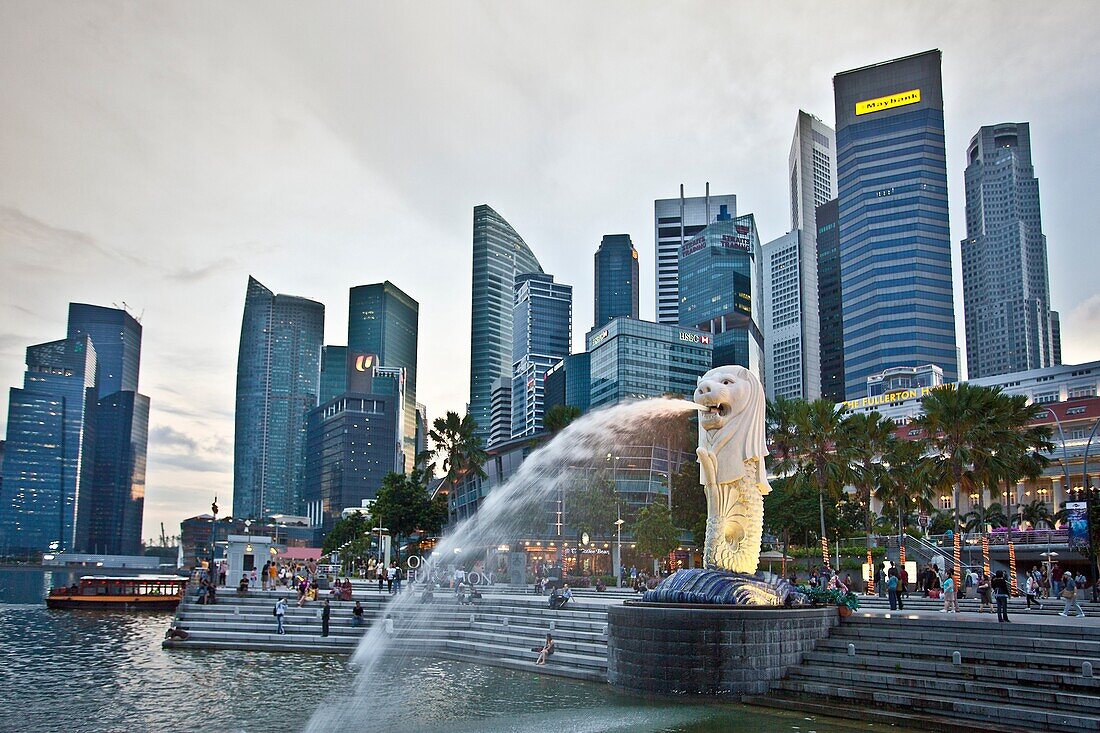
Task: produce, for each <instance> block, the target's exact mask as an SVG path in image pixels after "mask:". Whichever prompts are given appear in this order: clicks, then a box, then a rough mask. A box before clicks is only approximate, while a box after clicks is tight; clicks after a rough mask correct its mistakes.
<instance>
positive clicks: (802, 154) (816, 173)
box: [787, 110, 836, 235]
mask: <svg viewBox="0 0 1100 733" xmlns="http://www.w3.org/2000/svg"><path fill="white" fill-rule="evenodd" d="M787 172H788V175H789V177H790V179H791V229H792V230H794V229H801V230H803V231H804V232H808V233H810V234H811V235H812V234H813V233H815V232H816V231H817V215H816V211H817V207H818V206H821V205H823V204H825V203H826V202H828V201H830V200H832V199H835V198H836V132H834V131H833V128H831V127H829V126H828V125H826V124H825V123H824V122H822V121H821V120H819V119H818V118H816V117H814V116H813V115H811V114H809V113H808V112H803V111H802V110H799V111H798V121H797V122H796V123H795V127H794V138H793V139H792V140H791V152H790V154H789V155H788V156H787Z"/></svg>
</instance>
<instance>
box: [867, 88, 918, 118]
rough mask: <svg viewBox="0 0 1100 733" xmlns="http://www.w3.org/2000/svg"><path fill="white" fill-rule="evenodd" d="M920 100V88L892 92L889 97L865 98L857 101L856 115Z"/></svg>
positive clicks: (902, 105)
mask: <svg viewBox="0 0 1100 733" xmlns="http://www.w3.org/2000/svg"><path fill="white" fill-rule="evenodd" d="M919 101H920V89H910V90H909V91H907V92H899V93H898V94H891V95H889V96H887V97H878V98H876V99H865V100H863V101H862V102H856V115H857V116H858V115H869V114H871V113H872V112H881V111H883V110H884V109H893V108H894V107H904V106H905V105H907V104H916V103H917V102H919Z"/></svg>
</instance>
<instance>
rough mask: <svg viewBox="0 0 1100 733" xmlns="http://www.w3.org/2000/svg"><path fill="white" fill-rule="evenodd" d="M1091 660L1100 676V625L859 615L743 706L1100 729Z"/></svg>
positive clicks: (940, 724)
mask: <svg viewBox="0 0 1100 733" xmlns="http://www.w3.org/2000/svg"><path fill="white" fill-rule="evenodd" d="M849 645H852V649H853V650H854V654H850V653H849V651H850V648H849ZM955 652H959V654H960V663H959V664H955V663H954V660H953V655H954V653H955ZM1084 662H1090V663H1091V664H1092V665H1093V666H1094V667H1096V668H1097V669H1098V670H1100V627H1097V626H1092V625H1089V626H1086V625H1083V624H1050V623H1041V624H1040V623H1032V624H1028V623H1024V622H1015V623H1012V624H995V623H990V622H987V621H979V620H971V621H966V620H957V619H955V618H954V617H950V616H948V617H946V618H939V617H936V618H919V619H917V618H905V617H900V616H895V617H891V618H886V617H883V616H863V615H859V614H857V615H854V616H852V617H850V618H848V619H845V620H844V622H843V623H842V624H841V625H840V626H839V627H837V628H836V629H834V631H833V633H832V634H831V635H830V636H829V637H828V638H827V639H824V640H822V641H821V642H819V643H818V645H817V646H816V648H815V649H814V650H813V651H812V652H807V653H806V654H805V655H804V658H803V663H802V665H801V666H799V667H795V668H792V669H791V670H790V672H789V673H788V675H787V677H786V678H785V679H783V680H781V681H780V682H779V683H778V684H777V685H776V686H775V687H774V688H773V691H772V692H771V693H770V694H769V695H768V696H767V697H754V698H750V699H749V700H746V701H747V702H751V703H754V704H760V705H767V706H771V707H780V708H785V709H795V710H801V711H804V712H812V713H817V714H823V715H833V716H842V717H851V718H856V719H861V720H877V721H883V722H897V723H903V724H907V725H909V726H912V725H914V723H917V724H919V723H920V722H921V721H925V722H927V723H928V724H929V725H934V726H936V729H937V730H940V731H947V730H963V729H966V730H971V731H972V730H974V729H975V728H979V729H981V730H984V731H1024V730H1026V731H1100V678H1095V677H1086V676H1083V674H1082V664H1083V663H1084Z"/></svg>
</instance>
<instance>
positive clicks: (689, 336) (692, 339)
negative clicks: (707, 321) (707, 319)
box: [680, 331, 710, 344]
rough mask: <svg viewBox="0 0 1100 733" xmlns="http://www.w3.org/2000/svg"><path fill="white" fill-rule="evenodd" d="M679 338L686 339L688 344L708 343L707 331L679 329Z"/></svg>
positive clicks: (708, 335)
mask: <svg viewBox="0 0 1100 733" xmlns="http://www.w3.org/2000/svg"><path fill="white" fill-rule="evenodd" d="M680 340H681V341H687V342H688V343H689V344H709V343H710V334H709V333H695V332H693V331H681V332H680Z"/></svg>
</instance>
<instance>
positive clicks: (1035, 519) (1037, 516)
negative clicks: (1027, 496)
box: [1016, 499, 1054, 529]
mask: <svg viewBox="0 0 1100 733" xmlns="http://www.w3.org/2000/svg"><path fill="white" fill-rule="evenodd" d="M1016 521H1017V522H1018V523H1019V524H1023V523H1024V522H1027V523H1028V524H1030V525H1031V526H1032V527H1034V528H1035V529H1043V528H1044V527H1045V528H1047V529H1051V528H1053V527H1054V515H1053V514H1051V512H1050V507H1048V506H1047V504H1046V502H1044V501H1043V500H1042V499H1035V500H1033V501H1031V502H1029V503H1027V504H1024V505H1022V506H1021V507H1020V511H1019V513H1018V514H1017V515H1016Z"/></svg>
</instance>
